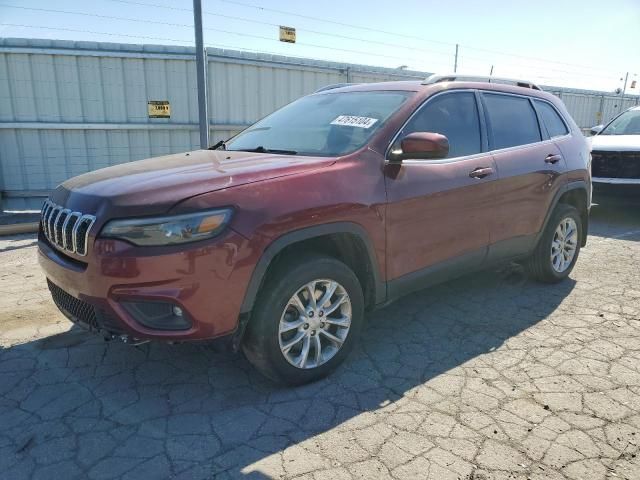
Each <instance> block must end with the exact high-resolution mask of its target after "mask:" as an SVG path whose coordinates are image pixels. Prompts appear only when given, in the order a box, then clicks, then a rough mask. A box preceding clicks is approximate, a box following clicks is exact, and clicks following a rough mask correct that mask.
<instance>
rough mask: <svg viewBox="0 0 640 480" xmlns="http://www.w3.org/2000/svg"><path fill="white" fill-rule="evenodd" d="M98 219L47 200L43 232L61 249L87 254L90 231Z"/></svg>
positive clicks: (42, 214)
mask: <svg viewBox="0 0 640 480" xmlns="http://www.w3.org/2000/svg"><path fill="white" fill-rule="evenodd" d="M95 221H96V217H94V216H93V215H87V214H83V213H81V212H74V211H72V210H70V209H68V208H63V207H61V206H60V205H56V204H55V203H53V202H52V201H50V200H47V201H46V202H45V204H44V206H43V207H42V212H41V223H42V233H43V234H44V236H45V237H46V238H47V240H49V242H50V243H51V244H52V245H54V246H55V247H56V248H58V249H59V250H64V251H67V252H70V253H75V254H77V255H80V256H85V255H86V254H87V250H88V248H87V247H88V243H89V232H90V231H91V227H93V224H94V223H95Z"/></svg>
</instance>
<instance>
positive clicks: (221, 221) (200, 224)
mask: <svg viewBox="0 0 640 480" xmlns="http://www.w3.org/2000/svg"><path fill="white" fill-rule="evenodd" d="M231 213H232V210H231V209H226V208H225V209H218V210H208V211H206V212H197V213H187V214H184V215H172V216H166V217H149V218H132V219H126V220H112V221H110V222H109V223H107V224H106V225H105V226H104V228H103V229H102V233H101V234H100V236H101V237H108V238H118V239H121V240H126V241H128V242H131V243H133V244H134V245H140V246H157V245H175V244H181V243H188V242H195V241H198V240H205V239H207V238H212V237H215V236H216V235H218V234H219V233H220V232H222V230H223V229H224V227H225V226H226V225H227V223H229V220H230V219H231Z"/></svg>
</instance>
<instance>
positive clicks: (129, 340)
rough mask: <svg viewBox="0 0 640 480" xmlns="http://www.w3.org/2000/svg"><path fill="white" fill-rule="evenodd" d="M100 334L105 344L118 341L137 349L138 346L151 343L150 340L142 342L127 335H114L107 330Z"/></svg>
mask: <svg viewBox="0 0 640 480" xmlns="http://www.w3.org/2000/svg"><path fill="white" fill-rule="evenodd" d="M100 333H101V335H102V338H103V339H104V341H105V342H110V341H112V340H116V341H119V342H122V343H125V344H127V345H131V346H133V347H137V346H138V345H144V344H145V343H149V340H141V339H139V338H135V337H131V336H129V335H126V334H118V333H112V332H109V331H107V330H101V331H100Z"/></svg>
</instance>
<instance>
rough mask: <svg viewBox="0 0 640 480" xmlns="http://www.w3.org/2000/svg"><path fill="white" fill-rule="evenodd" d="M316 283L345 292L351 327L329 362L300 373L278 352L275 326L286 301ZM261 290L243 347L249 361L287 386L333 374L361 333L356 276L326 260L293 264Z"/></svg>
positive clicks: (360, 298)
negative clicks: (321, 281) (329, 283)
mask: <svg viewBox="0 0 640 480" xmlns="http://www.w3.org/2000/svg"><path fill="white" fill-rule="evenodd" d="M317 279H330V280H334V281H336V282H338V283H339V284H340V285H342V287H343V288H344V289H345V290H346V292H347V294H348V295H349V299H350V300H351V314H352V317H351V327H350V329H349V333H348V335H347V338H346V340H345V341H344V343H343V345H342V347H341V348H340V350H339V351H338V353H336V355H335V356H334V357H333V358H331V359H330V360H329V361H328V362H326V363H324V364H322V365H320V366H319V367H316V368H312V369H300V368H297V367H295V366H293V365H291V364H290V363H289V362H288V361H287V359H286V358H285V357H284V355H283V353H282V352H281V350H280V343H279V323H280V318H281V316H282V312H283V311H284V309H285V307H286V305H287V303H288V301H289V299H290V298H291V297H292V296H293V295H294V294H295V293H296V292H297V291H298V290H299V289H300V288H302V287H303V286H304V285H305V284H307V283H309V282H310V281H312V280H317ZM264 287H266V288H264ZM263 288H264V291H263V292H261V294H260V295H259V298H258V301H257V302H256V305H255V308H254V312H255V314H254V315H253V318H252V319H251V321H250V324H249V327H248V330H249V331H248V338H247V341H246V342H245V345H244V346H245V352H246V353H247V356H248V357H249V360H250V361H251V362H252V363H254V364H255V365H256V366H257V367H258V368H259V369H260V370H261V371H262V372H263V373H265V374H266V375H267V376H268V377H270V378H272V379H273V380H276V381H278V382H281V383H287V384H303V383H307V382H311V381H314V380H318V379H320V378H322V377H324V376H326V375H328V374H329V373H331V372H332V371H333V370H335V368H336V367H337V366H338V365H340V364H341V363H342V362H343V361H344V359H345V358H346V356H347V355H348V354H349V352H350V351H351V350H352V349H353V346H354V344H355V342H356V340H357V338H358V336H359V334H360V331H361V329H362V323H363V317H364V298H363V294H362V288H361V286H360V283H359V281H358V278H357V277H356V275H355V274H354V273H353V272H352V271H351V270H350V269H349V268H348V267H347V266H346V265H344V264H343V263H342V262H340V261H338V260H335V259H333V258H329V257H316V258H313V259H311V260H309V261H304V262H301V263H297V262H295V260H294V261H291V262H287V263H286V264H285V265H284V266H282V267H281V268H279V269H278V271H277V272H276V274H275V275H273V276H271V278H270V279H268V281H267V284H266V285H265V286H263ZM247 350H248V351H247Z"/></svg>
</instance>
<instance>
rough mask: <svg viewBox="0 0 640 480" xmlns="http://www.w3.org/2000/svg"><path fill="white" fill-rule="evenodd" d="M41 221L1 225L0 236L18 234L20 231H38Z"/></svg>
mask: <svg viewBox="0 0 640 480" xmlns="http://www.w3.org/2000/svg"><path fill="white" fill-rule="evenodd" d="M39 227H40V222H31V223H14V224H12V225H0V236H3V235H17V234H19V233H36V232H37V231H38V228H39Z"/></svg>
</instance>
